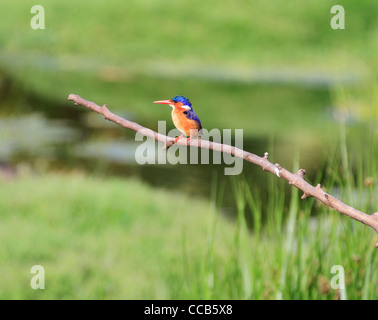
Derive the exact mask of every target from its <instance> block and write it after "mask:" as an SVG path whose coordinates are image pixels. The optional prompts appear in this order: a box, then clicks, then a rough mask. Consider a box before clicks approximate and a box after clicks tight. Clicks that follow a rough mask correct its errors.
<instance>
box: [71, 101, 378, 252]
mask: <svg viewBox="0 0 378 320" xmlns="http://www.w3.org/2000/svg"><path fill="white" fill-rule="evenodd" d="M68 100H71V101H73V102H74V103H75V104H76V105H82V106H84V107H86V108H88V109H90V110H92V111H95V112H97V113H99V114H101V115H103V116H104V118H105V119H107V120H109V121H113V122H115V123H117V124H118V125H120V126H122V127H124V128H127V129H130V130H134V131H136V132H139V133H140V134H142V135H144V136H146V137H150V138H152V139H155V140H157V141H160V142H162V143H164V145H165V147H164V148H169V147H170V146H171V145H173V143H174V139H173V138H171V137H168V136H165V135H162V134H159V133H157V132H155V131H153V130H151V129H148V128H145V127H143V126H141V125H139V124H138V123H136V122H132V121H129V120H126V119H124V118H122V117H120V116H117V115H115V114H113V113H112V112H110V111H109V109H108V107H107V106H106V105H103V106H102V107H100V106H98V105H97V104H96V103H94V102H90V101H88V100H86V99H83V98H81V97H80V96H78V95H75V94H70V95H69V97H68ZM183 140H184V139H183ZM183 140H178V141H177V144H178V145H182V146H185V145H186V144H185V141H183ZM190 146H191V147H197V148H204V149H209V150H214V151H219V152H224V153H229V154H232V155H233V156H235V157H239V158H242V159H244V160H245V161H248V162H251V163H253V164H256V165H258V166H260V167H261V168H262V169H263V170H264V171H269V172H270V173H272V174H274V175H276V176H277V177H278V178H282V179H284V180H286V181H288V183H289V184H290V185H292V186H294V187H296V188H298V189H299V190H301V191H303V195H302V197H301V199H305V198H307V197H314V198H315V199H317V200H319V201H321V202H322V203H324V204H325V205H326V206H328V207H330V208H333V209H335V210H336V211H338V212H340V213H341V214H343V215H346V216H348V217H350V218H352V219H354V220H357V221H360V222H362V223H364V224H366V225H368V226H369V227H371V228H373V229H374V230H375V232H377V233H378V212H375V213H373V214H371V215H370V214H367V213H364V212H362V211H359V210H357V209H355V208H353V207H351V206H348V205H347V204H345V203H343V202H342V201H340V200H339V199H337V198H335V197H333V196H331V195H330V194H327V193H326V192H324V190H323V189H322V188H321V186H320V184H318V185H317V186H316V187H314V186H312V185H311V184H309V183H308V182H306V181H305V180H304V175H305V173H306V171H305V170H304V169H300V170H299V171H298V172H296V173H292V172H290V171H288V170H286V169H285V168H282V167H281V166H280V165H279V164H278V163H276V164H273V163H271V162H270V161H269V160H268V156H269V154H268V153H267V152H265V154H264V156H263V157H259V156H257V155H255V154H253V153H250V152H247V151H244V150H242V149H239V148H236V147H233V146H230V145H226V144H220V143H216V142H211V141H206V140H190ZM376 246H377V247H378V243H376Z"/></svg>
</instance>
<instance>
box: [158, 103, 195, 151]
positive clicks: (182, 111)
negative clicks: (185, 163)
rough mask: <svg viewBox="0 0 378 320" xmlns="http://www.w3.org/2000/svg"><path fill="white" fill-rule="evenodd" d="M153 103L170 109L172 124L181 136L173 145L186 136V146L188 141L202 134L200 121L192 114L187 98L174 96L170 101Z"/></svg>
mask: <svg viewBox="0 0 378 320" xmlns="http://www.w3.org/2000/svg"><path fill="white" fill-rule="evenodd" d="M154 103H159V104H168V105H170V106H171V107H172V114H171V115H172V121H173V124H174V125H175V127H176V128H177V129H178V130H179V131H181V132H182V135H181V136H178V137H176V139H175V141H174V143H176V142H177V141H178V140H179V139H181V138H183V137H184V135H186V136H188V138H187V139H186V145H187V146H188V143H189V140H190V139H192V138H199V136H200V135H201V134H202V125H201V120H200V119H199V117H198V116H197V114H196V113H195V112H194V110H193V108H192V104H191V103H190V101H189V99H188V98H187V97H185V96H174V97H173V98H172V99H170V100H158V101H154Z"/></svg>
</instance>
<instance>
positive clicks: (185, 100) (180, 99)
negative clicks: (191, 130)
mask: <svg viewBox="0 0 378 320" xmlns="http://www.w3.org/2000/svg"><path fill="white" fill-rule="evenodd" d="M172 100H173V101H174V102H182V103H183V104H184V105H186V106H189V107H191V106H192V104H191V103H190V101H189V99H188V98H187V97H184V96H174V97H173V98H172Z"/></svg>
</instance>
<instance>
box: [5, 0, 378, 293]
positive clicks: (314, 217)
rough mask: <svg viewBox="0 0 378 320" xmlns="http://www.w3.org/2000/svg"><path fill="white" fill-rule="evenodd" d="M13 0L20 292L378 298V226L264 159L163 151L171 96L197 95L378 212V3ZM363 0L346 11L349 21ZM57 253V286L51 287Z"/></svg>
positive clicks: (16, 278) (248, 141)
mask: <svg viewBox="0 0 378 320" xmlns="http://www.w3.org/2000/svg"><path fill="white" fill-rule="evenodd" d="M35 4H36V3H35V2H34V1H26V0H23V1H21V0H19V1H11V0H2V1H1V3H0V11H1V12H2V15H1V19H0V99H1V100H0V101H1V102H0V103H1V104H0V105H1V108H0V181H1V184H0V218H1V223H0V299H204V298H205V299H339V298H343V297H344V296H343V294H342V293H341V292H340V290H338V289H334V288H332V287H331V285H330V283H331V278H332V276H333V274H331V273H330V270H331V268H332V266H333V265H342V266H343V267H344V269H345V285H346V292H347V297H348V298H350V299H376V298H377V297H378V291H377V290H378V289H377V280H378V278H377V253H376V250H374V246H373V243H374V241H378V240H377V236H376V234H375V233H374V232H373V231H372V230H370V228H369V227H367V226H363V225H361V224H360V223H358V222H355V221H351V220H350V219H349V218H347V217H344V216H340V215H339V214H338V213H337V212H335V211H332V210H329V209H328V208H326V207H324V206H322V205H319V204H318V203H317V202H315V201H313V199H306V200H302V201H301V200H300V194H299V193H298V192H297V190H294V189H292V188H289V187H288V186H287V184H286V183H285V182H284V181H280V180H278V179H277V178H276V177H274V176H272V177H271V176H270V175H269V174H267V173H264V172H262V170H261V168H255V166H253V165H252V164H247V163H245V164H244V170H243V173H242V174H241V175H240V176H236V177H227V176H224V174H223V169H224V165H146V166H140V165H138V164H136V162H135V159H134V152H135V148H136V147H137V146H138V144H137V143H136V142H135V139H134V138H135V134H134V133H133V132H128V131H127V130H124V129H122V128H121V127H118V126H116V125H115V124H113V123H109V122H106V121H105V120H104V119H103V118H102V117H100V116H99V115H97V114H95V113H93V112H90V111H89V110H86V109H85V108H84V107H78V106H74V105H73V103H71V102H69V101H67V97H68V95H69V94H71V93H74V94H78V95H80V96H82V97H83V98H85V99H88V100H90V101H94V102H96V103H97V104H99V105H102V104H104V103H106V104H107V105H108V106H109V108H110V110H111V111H112V112H114V113H116V114H118V115H120V116H123V117H125V118H127V119H129V120H133V121H136V122H138V123H140V124H141V125H143V126H146V127H149V128H151V129H154V130H157V123H158V121H159V120H167V125H168V129H172V128H173V124H172V122H171V120H170V108H169V107H165V106H159V105H154V104H153V103H152V101H154V100H159V99H170V98H171V97H173V96H175V95H178V94H183V95H185V96H188V97H189V98H190V100H191V102H192V104H193V107H194V109H195V111H196V112H197V114H198V115H199V117H200V118H201V121H202V124H203V126H204V127H205V128H206V129H208V130H211V129H212V128H219V129H243V130H244V149H245V150H247V151H250V152H253V153H255V154H258V155H260V156H261V155H263V154H264V152H266V151H268V152H269V154H270V160H271V161H272V162H279V163H280V164H281V165H282V166H284V167H285V168H287V169H289V170H296V169H298V168H299V167H301V168H306V169H307V176H306V179H308V181H309V182H311V183H312V184H315V183H318V182H319V183H322V185H323V186H324V189H326V190H327V191H328V192H330V193H331V194H333V195H335V196H336V197H339V198H340V199H341V200H342V201H344V202H346V203H348V204H350V205H352V206H355V207H356V208H357V209H359V210H361V211H364V212H367V213H373V212H374V211H377V210H378V209H377V208H378V205H377V192H378V187H377V183H378V176H377V170H378V126H377V119H378V78H377V75H378V58H377V57H378V19H377V16H378V3H377V2H376V1H375V2H374V1H371V0H360V1H352V0H348V1H338V2H337V3H332V2H329V1H325V0H322V1H319V0H308V1H305V2H304V1H299V0H295V1H290V2H287V1H283V0H275V1H259V0H258V1H253V2H252V1H237V2H236V1H230V0H227V1H226V0H221V1H213V0H209V1H198V0H191V1H187V0H184V1H165V0H139V1H136V0H131V1H120V0H113V1H107V2H105V1H97V0H92V1H91V2H86V3H85V2H81V3H79V2H78V1H71V0H66V1H61V0H56V1H40V2H39V3H38V4H39V5H42V6H43V7H44V10H45V29H44V30H33V29H32V28H31V26H30V21H31V19H32V18H33V16H34V15H33V14H32V13H31V8H32V6H34V5H35ZM335 4H338V5H343V6H344V9H345V29H344V30H334V29H332V28H331V26H330V21H331V18H332V17H333V16H334V15H333V14H331V13H330V11H331V7H332V6H333V5H335ZM37 264H38V265H42V266H44V268H45V272H46V280H45V281H46V289H45V290H33V289H31V287H30V279H31V277H32V276H33V275H32V274H31V273H30V268H31V267H32V266H33V265H37Z"/></svg>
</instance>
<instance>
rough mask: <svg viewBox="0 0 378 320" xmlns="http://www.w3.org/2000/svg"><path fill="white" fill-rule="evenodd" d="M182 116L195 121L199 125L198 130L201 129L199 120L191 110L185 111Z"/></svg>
mask: <svg viewBox="0 0 378 320" xmlns="http://www.w3.org/2000/svg"><path fill="white" fill-rule="evenodd" d="M184 114H185V115H186V117H187V118H188V119H190V120H194V121H196V122H197V123H198V124H199V129H202V125H201V120H200V119H199V118H198V116H197V114H196V113H195V112H194V111H193V110H188V111H185V112H184Z"/></svg>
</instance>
